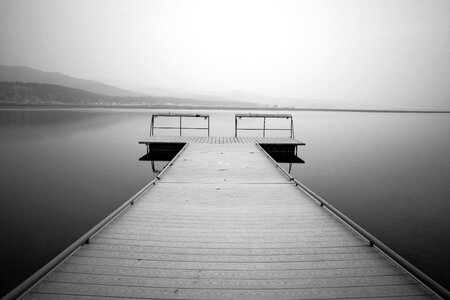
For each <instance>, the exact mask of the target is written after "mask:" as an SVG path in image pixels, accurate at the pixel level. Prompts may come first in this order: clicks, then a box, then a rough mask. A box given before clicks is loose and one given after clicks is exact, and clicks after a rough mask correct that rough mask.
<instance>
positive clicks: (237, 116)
mask: <svg viewBox="0 0 450 300" xmlns="http://www.w3.org/2000/svg"><path fill="white" fill-rule="evenodd" d="M242 118H259V119H263V127H262V128H238V119H239V120H240V119H242ZM271 118H278V119H290V127H289V128H266V119H271ZM238 130H256V131H262V134H263V137H266V131H290V137H291V138H294V120H293V119H292V115H289V114H235V115H234V136H235V137H237V136H238Z"/></svg>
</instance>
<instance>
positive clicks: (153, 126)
mask: <svg viewBox="0 0 450 300" xmlns="http://www.w3.org/2000/svg"><path fill="white" fill-rule="evenodd" d="M157 117H169V118H179V125H178V126H155V118H157ZM183 118H204V119H205V120H207V122H208V126H207V127H183V122H182V121H183ZM155 129H178V130H179V132H180V136H182V135H183V129H195V130H207V131H208V136H209V115H201V114H172V113H159V114H153V115H152V120H151V122H150V136H153V134H154V130H155Z"/></svg>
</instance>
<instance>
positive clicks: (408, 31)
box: [0, 0, 450, 109]
mask: <svg viewBox="0 0 450 300" xmlns="http://www.w3.org/2000/svg"><path fill="white" fill-rule="evenodd" d="M0 40H1V44H0V64H7V65H22V66H28V67H32V68H37V69H40V70H44V71H54V72H61V73H65V74H68V75H71V76H74V77H80V78H87V79H96V80H104V81H107V82H116V83H117V84H118V85H122V86H134V87H142V88H144V87H152V88H163V89H168V90H174V91H186V90H188V91H198V92H203V93H212V94H214V93H216V94H218V93H221V92H224V91H230V90H243V91H251V92H255V93H259V94H264V95H269V96H273V97H280V98H281V97H291V98H301V99H318V100H317V101H318V102H320V101H321V100H324V101H330V100H331V101H342V102H347V103H355V104H357V105H360V106H367V107H392V108H428V109H450V54H449V53H450V1H448V0H442V1H441V0H351V1H350V0H343V1H336V0H318V1H313V0H310V1H257V0H255V1H245V0H244V1H230V0H226V1H214V0H205V1H195V0H194V1H171V0H164V1H148V0H145V1H139V0H134V1H125V0H82V1H61V0H36V1H24V0H2V1H0ZM274 101H275V102H276V101H277V100H274ZM274 104H276V103H274Z"/></svg>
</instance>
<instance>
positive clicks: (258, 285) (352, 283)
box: [47, 272, 414, 290]
mask: <svg viewBox="0 0 450 300" xmlns="http://www.w3.org/2000/svg"><path fill="white" fill-rule="evenodd" d="M47 281H48V282H67V283H77V284H98V285H118V286H141V287H152V288H158V287H168V288H187V287H188V288H189V289H236V290H237V289H302V288H331V287H333V288H336V287H357V286H391V285H400V284H403V285H409V284H414V281H412V280H411V279H410V278H408V276H405V275H394V276H365V277H339V278H329V277H328V278H304V279H303V280H301V281H300V280H297V279H259V280H242V279H238V280H236V279H227V280H217V279H205V278H148V277H131V276H120V275H103V274H101V275H99V274H83V273H66V272H55V273H53V274H51V275H50V276H49V277H48V278H47Z"/></svg>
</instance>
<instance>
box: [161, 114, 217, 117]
mask: <svg viewBox="0 0 450 300" xmlns="http://www.w3.org/2000/svg"><path fill="white" fill-rule="evenodd" d="M152 116H154V117H175V118H179V117H182V118H209V115H200V114H153V115H152Z"/></svg>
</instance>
